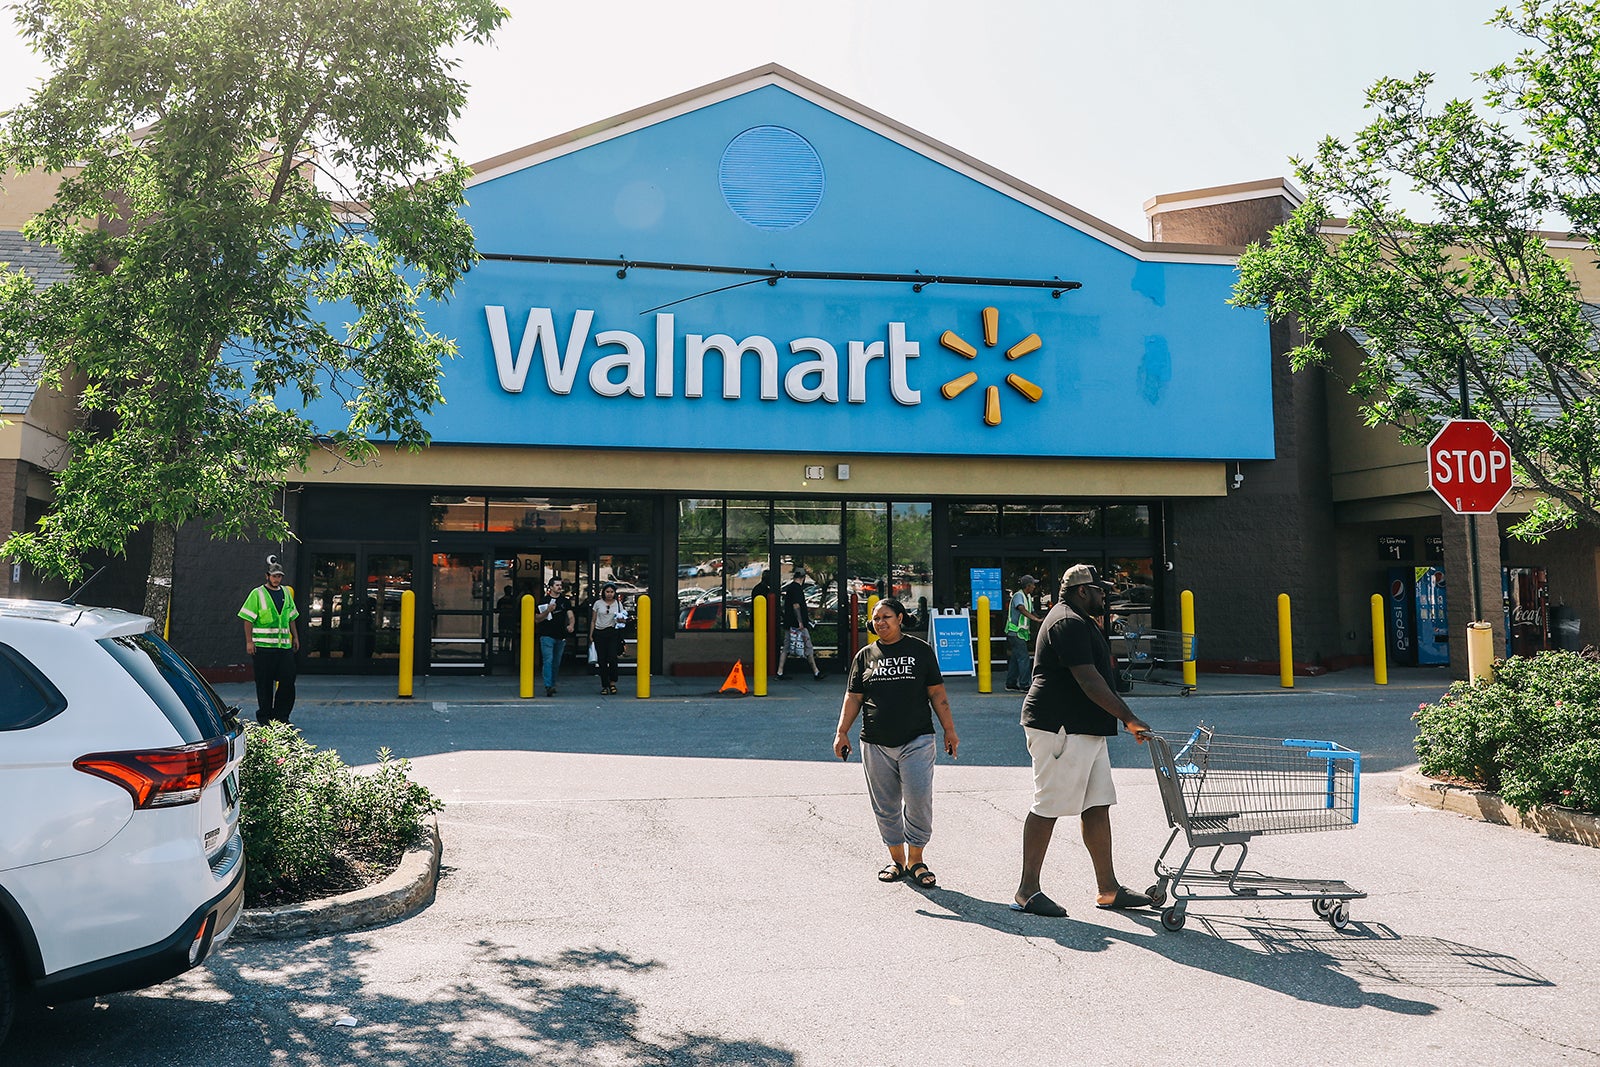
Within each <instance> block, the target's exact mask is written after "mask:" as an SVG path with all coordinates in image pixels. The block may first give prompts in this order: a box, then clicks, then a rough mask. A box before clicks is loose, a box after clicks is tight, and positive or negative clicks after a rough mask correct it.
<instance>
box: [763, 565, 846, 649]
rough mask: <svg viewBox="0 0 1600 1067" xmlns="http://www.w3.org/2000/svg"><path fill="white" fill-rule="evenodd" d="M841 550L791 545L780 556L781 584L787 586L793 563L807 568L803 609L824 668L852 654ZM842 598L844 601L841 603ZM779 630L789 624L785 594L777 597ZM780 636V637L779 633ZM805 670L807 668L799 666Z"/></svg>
mask: <svg viewBox="0 0 1600 1067" xmlns="http://www.w3.org/2000/svg"><path fill="white" fill-rule="evenodd" d="M840 562H841V561H840V553H839V550H838V549H837V548H798V547H796V548H790V549H788V550H787V551H786V554H785V555H783V556H782V557H780V565H781V570H780V571H779V573H780V574H781V575H782V576H783V578H782V581H783V588H784V589H787V588H788V585H789V582H790V580H791V575H792V574H793V572H794V569H795V568H796V567H804V568H805V571H806V584H805V600H806V612H807V614H808V615H809V616H810V618H811V623H812V630H811V643H812V644H813V645H814V646H815V647H816V650H817V664H818V666H821V667H823V668H824V669H826V667H827V664H828V663H833V664H834V665H835V666H837V667H840V668H841V669H842V666H843V664H844V662H845V661H846V660H848V658H849V657H850V656H851V654H852V650H851V648H850V634H849V632H848V625H841V623H845V622H846V620H847V618H848V615H849V607H850V604H849V592H848V591H847V590H845V588H844V586H843V584H842V580H841V575H842V573H843V568H842V567H841V566H840ZM841 600H842V601H843V603H841ZM778 613H779V615H780V616H782V617H783V618H782V621H781V622H780V623H779V629H780V633H781V631H782V630H784V629H787V628H788V626H789V625H790V619H789V618H788V613H787V612H786V611H785V608H784V595H783V594H782V593H781V592H780V594H779V597H778ZM779 640H780V641H781V640H782V638H781V636H780V638H779ZM801 669H802V670H805V669H806V668H801Z"/></svg>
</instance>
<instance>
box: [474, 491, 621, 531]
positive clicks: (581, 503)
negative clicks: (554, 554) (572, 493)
mask: <svg viewBox="0 0 1600 1067" xmlns="http://www.w3.org/2000/svg"><path fill="white" fill-rule="evenodd" d="M599 510H600V506H599V503H598V502H597V501H595V500H592V499H589V500H584V499H578V498H572V497H545V496H499V497H491V498H490V500H489V532H490V533H594V532H595V528H596V516H597V513H598V512H599Z"/></svg>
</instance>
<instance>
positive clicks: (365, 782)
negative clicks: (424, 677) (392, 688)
mask: <svg viewBox="0 0 1600 1067" xmlns="http://www.w3.org/2000/svg"><path fill="white" fill-rule="evenodd" d="M248 729H249V732H248V734H247V735H246V738H245V757H244V765H243V768H242V770H241V773H240V780H239V787H240V804H241V811H240V826H241V833H242V834H243V837H244V851H245V864H246V873H245V901H246V903H248V904H250V905H259V904H268V905H270V904H284V903H289V902H293V901H299V900H309V899H311V898H313V897H318V896H325V895H328V894H331V893H337V892H342V891H344V890H346V889H353V888H356V887H358V886H360V885H364V884H366V883H367V882H368V881H370V880H371V879H372V878H373V877H374V876H375V875H376V876H381V875H382V874H383V873H386V872H387V871H389V870H392V869H393V867H394V865H395V864H396V863H397V862H398V861H399V859H400V855H401V853H403V852H404V851H405V849H406V848H407V847H409V846H410V845H412V844H413V843H415V842H416V841H417V839H418V838H419V837H420V836H421V833H422V828H423V822H424V820H426V819H427V817H428V816H429V815H431V814H432V813H434V812H436V811H438V810H439V809H440V807H442V804H441V803H440V801H439V799H438V798H437V797H435V796H434V795H433V794H432V793H430V792H429V791H428V790H427V789H425V788H423V787H422V786H420V785H417V784H416V783H415V782H412V781H411V780H410V779H409V777H408V775H409V773H410V770H411V764H410V761H408V760H403V759H402V760H396V759H393V758H392V754H391V753H390V752H389V750H388V749H386V748H385V749H380V750H379V751H378V766H377V767H376V768H375V769H374V770H372V771H371V772H370V773H365V774H363V773H359V772H357V771H354V770H351V769H350V768H349V767H346V766H345V765H344V763H343V761H341V760H340V759H339V754H338V753H337V752H335V751H333V750H332V749H328V750H323V749H319V748H317V746H315V745H313V744H311V742H309V741H307V740H306V739H305V738H304V737H302V736H301V735H300V733H299V731H297V730H295V729H294V728H293V727H291V726H289V725H288V724H287V723H273V724H271V725H269V726H255V725H251V726H250V727H249V728H248Z"/></svg>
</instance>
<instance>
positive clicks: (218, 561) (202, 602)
mask: <svg viewBox="0 0 1600 1067" xmlns="http://www.w3.org/2000/svg"><path fill="white" fill-rule="evenodd" d="M296 502H297V497H296V495H295V494H290V496H289V524H290V527H291V528H295V526H296V517H297V515H296V513H297V510H298V509H297V507H296ZM174 551H175V559H174V565H173V570H174V571H175V572H176V577H175V579H174V585H173V590H172V643H173V644H174V645H175V646H176V647H177V648H178V650H179V651H181V652H182V653H183V654H184V655H185V656H187V657H188V658H189V659H190V660H191V661H193V663H194V664H195V665H196V666H198V667H203V668H206V669H208V670H212V669H218V668H225V667H234V666H239V665H242V664H245V663H246V662H248V661H247V659H246V657H245V654H244V628H243V624H242V623H241V622H240V621H239V615H238V613H239V605H240V604H242V603H244V598H245V596H246V595H247V594H248V593H249V592H250V590H252V589H254V588H255V587H256V586H258V585H260V584H261V581H262V578H263V576H264V574H265V571H266V561H267V556H268V555H276V556H277V557H278V562H279V563H280V564H282V566H283V569H284V573H285V575H286V576H287V578H288V581H289V583H290V584H294V583H295V582H296V581H297V578H296V577H295V576H296V574H297V568H298V564H299V555H300V553H299V545H297V544H295V543H294V542H290V543H288V544H286V545H280V544H279V543H278V542H276V541H262V540H258V539H252V540H241V541H221V540H217V539H215V538H213V537H211V536H210V535H209V534H208V533H207V532H206V529H205V526H204V525H203V524H201V523H198V522H192V523H189V524H187V525H185V526H184V527H182V528H181V529H180V530H179V531H178V540H177V544H176V546H175V549H174ZM301 610H302V611H304V610H305V609H304V608H303V607H302V609H301ZM300 635H301V637H302V638H303V637H304V636H305V631H304V630H303V629H302V630H301V633H300Z"/></svg>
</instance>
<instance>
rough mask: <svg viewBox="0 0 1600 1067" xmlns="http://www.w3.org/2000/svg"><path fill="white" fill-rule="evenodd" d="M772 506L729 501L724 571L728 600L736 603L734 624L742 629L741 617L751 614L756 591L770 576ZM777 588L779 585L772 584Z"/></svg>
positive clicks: (762, 503)
mask: <svg viewBox="0 0 1600 1067" xmlns="http://www.w3.org/2000/svg"><path fill="white" fill-rule="evenodd" d="M770 510H771V505H770V504H769V503H768V502H767V501H765V500H730V501H728V543H727V550H726V551H725V552H724V553H723V558H724V559H725V560H726V561H727V563H726V566H725V567H724V575H723V577H724V581H723V585H724V586H725V587H726V588H727V590H728V597H729V599H730V600H731V601H735V602H736V603H735V604H734V607H735V608H736V612H735V616H734V621H735V622H738V623H739V625H741V626H742V625H744V624H743V623H742V622H740V619H739V616H740V614H741V613H743V612H745V611H748V610H750V608H751V604H752V601H751V597H752V596H753V595H754V593H753V590H754V589H755V587H756V585H757V584H759V583H760V581H761V577H762V575H764V574H766V573H767V565H768V562H769V561H770V559H771V558H772V544H771V540H770V538H769V537H768V535H767V531H768V529H769V526H768V523H769V518H770V515H769V513H770ZM768 584H769V585H772V586H773V587H774V588H776V587H777V582H776V581H773V582H769V583H768ZM723 621H724V622H726V621H727V612H726V611H724V612H723Z"/></svg>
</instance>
